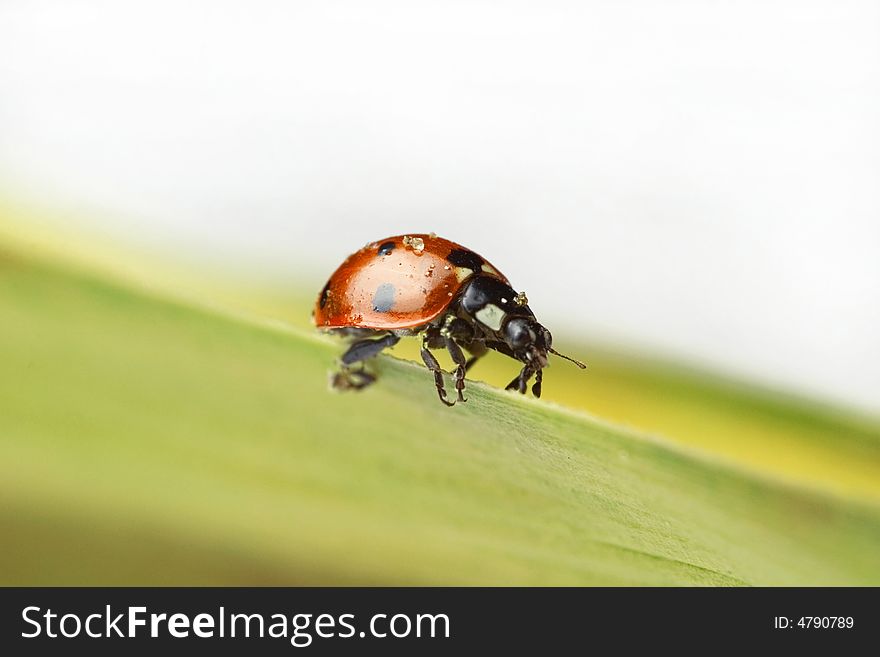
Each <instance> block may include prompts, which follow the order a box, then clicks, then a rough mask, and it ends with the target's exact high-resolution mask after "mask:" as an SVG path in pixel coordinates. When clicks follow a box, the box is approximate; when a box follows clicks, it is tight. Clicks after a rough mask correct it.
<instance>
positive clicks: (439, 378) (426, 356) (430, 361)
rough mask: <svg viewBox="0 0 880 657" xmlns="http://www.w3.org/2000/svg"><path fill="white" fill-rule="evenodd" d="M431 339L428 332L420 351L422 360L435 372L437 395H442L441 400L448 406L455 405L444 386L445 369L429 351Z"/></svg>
mask: <svg viewBox="0 0 880 657" xmlns="http://www.w3.org/2000/svg"><path fill="white" fill-rule="evenodd" d="M429 340H430V338H429V336H428V334H427V333H426V334H425V335H424V337H423V338H422V350H421V352H420V353H421V355H422V360H423V361H425V367H427V368H428V369H429V370H431V372H433V374H434V385H435V386H436V387H437V395H438V396H439V397H440V401H442V402H443V403H444V404H446V405H447V406H455V402H451V401H448V400H447V399H446V388H444V387H443V370H441V369H440V363H438V362H437V359H436V358H434V354H432V353H431V352H430V351H428V342H429Z"/></svg>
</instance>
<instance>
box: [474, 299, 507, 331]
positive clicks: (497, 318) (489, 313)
mask: <svg viewBox="0 0 880 657" xmlns="http://www.w3.org/2000/svg"><path fill="white" fill-rule="evenodd" d="M504 315H505V312H504V311H503V310H501V308H499V307H498V306H496V305H495V304H494V303H487V304H486V305H485V306H483V307H482V308H480V309H479V310H478V311H477V319H478V320H480V322H481V323H483V324H485V325H486V326H488V327H489V328H490V329H492V330H493V331H500V330H501V323H502V322H503V321H504Z"/></svg>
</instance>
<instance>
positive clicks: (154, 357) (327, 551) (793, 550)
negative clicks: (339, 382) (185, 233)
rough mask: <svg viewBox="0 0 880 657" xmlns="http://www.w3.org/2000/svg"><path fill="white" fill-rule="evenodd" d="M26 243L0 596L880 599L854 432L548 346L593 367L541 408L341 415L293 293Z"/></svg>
mask: <svg viewBox="0 0 880 657" xmlns="http://www.w3.org/2000/svg"><path fill="white" fill-rule="evenodd" d="M27 219H28V217H25V216H23V215H22V214H21V211H20V210H12V209H11V208H10V207H8V206H7V207H6V209H5V210H4V215H3V221H2V224H0V226H2V229H0V235H2V237H0V245H2V247H0V313H2V318H3V321H2V322H0V345H2V350H3V353H2V360H3V363H4V367H3V369H2V373H3V374H2V377H0V408H2V415H0V463H2V466H0V467H2V469H3V472H2V477H0V481H2V486H3V491H2V496H0V498H2V507H0V523H2V533H3V535H4V536H5V537H6V539H5V540H4V541H3V544H2V545H3V547H2V563H3V571H2V576H3V583H4V584H502V585H503V584H565V585H570V584H578V585H581V584H612V585H618V584H624V585H627V584H660V585H682V584H699V585H705V584H708V585H731V584H733V585H742V584H753V585H767V584H770V585H776V584H787V585H795V584H820V585H821V584H836V585H863V584H877V583H878V582H880V560H878V558H877V554H878V551H877V548H878V546H880V485H878V481H880V478H878V471H880V426H878V423H877V422H875V421H873V420H871V419H869V418H866V417H861V416H858V415H855V414H853V413H846V412H843V411H840V410H838V409H834V408H832V407H823V406H821V405H818V404H815V403H811V402H808V401H805V400H800V399H797V398H793V397H787V396H784V395H781V394H779V393H774V392H770V391H767V390H761V389H756V388H753V387H748V386H746V385H744V384H741V383H735V382H731V381H727V380H724V379H720V378H718V377H715V376H712V375H710V374H707V373H705V372H698V371H692V370H686V369H682V368H680V367H676V366H674V365H672V364H666V363H659V362H656V361H652V360H647V359H643V358H639V357H636V356H633V355H623V354H615V353H612V352H610V351H609V352H605V351H603V350H601V349H600V348H598V347H597V346H596V345H594V344H591V345H589V347H587V346H586V345H584V344H582V343H579V341H578V339H577V337H576V336H573V335H570V334H569V335H566V334H564V333H563V334H562V335H561V336H560V337H559V338H557V342H558V344H560V345H564V348H565V349H566V350H567V351H569V352H571V353H574V354H578V355H580V354H582V353H585V354H587V357H588V360H589V362H590V369H589V370H588V371H587V372H586V373H583V372H581V371H579V370H577V369H576V368H573V367H565V366H564V365H563V364H561V363H560V364H555V365H554V367H552V368H551V369H550V370H549V371H548V373H547V377H546V379H545V381H546V399H542V400H540V401H538V400H532V399H525V398H521V397H519V396H517V395H514V394H512V393H505V392H503V391H501V390H499V389H498V388H497V387H494V386H497V385H498V384H500V383H503V382H505V381H506V380H508V378H509V377H510V376H511V375H512V373H513V371H514V368H515V365H514V364H511V363H507V362H506V359H504V358H502V357H492V358H487V359H486V360H485V362H484V363H481V364H480V366H479V369H478V370H475V374H474V378H476V379H478V380H485V381H487V382H488V385H480V384H478V383H475V382H471V383H470V384H469V391H470V392H469V397H470V401H469V402H468V403H467V404H464V405H459V406H457V407H456V408H454V409H446V408H445V407H443V406H441V405H440V404H439V403H437V401H436V399H435V393H434V390H433V386H432V385H431V382H430V380H429V376H428V375H427V372H426V371H425V370H424V369H423V367H422V366H420V365H409V364H406V363H405V362H403V361H397V360H394V359H392V358H383V359H382V363H381V371H382V380H381V383H380V384H379V385H377V386H374V387H373V388H372V389H370V390H369V391H366V392H364V393H362V394H335V393H331V392H330V391H329V389H328V385H327V373H328V372H329V371H330V370H331V369H332V367H333V366H334V363H335V358H336V357H337V356H338V354H339V352H340V349H341V345H339V344H338V343H336V342H335V341H333V340H330V339H326V338H321V337H319V336H317V335H316V334H315V332H314V331H313V330H312V329H311V327H309V326H308V316H309V309H310V303H309V302H308V300H307V299H308V298H309V297H310V296H311V295H310V294H309V290H307V289H306V288H305V285H303V286H301V287H299V288H297V287H290V288H288V289H270V288H261V287H257V286H253V285H249V284H248V282H247V281H241V280H239V281H237V282H230V281H223V280H216V279H208V278H204V277H203V278H199V276H198V274H197V273H196V272H194V271H191V270H190V271H187V270H186V268H185V267H182V266H180V265H174V264H173V263H165V264H162V263H160V262H156V261H151V260H150V258H148V257H145V256H144V255H143V254H140V255H138V254H136V253H134V252H129V253H126V252H125V248H124V247H123V246H119V245H116V246H113V245H110V244H107V243H104V244H102V243H101V240H100V239H97V238H95V239H94V240H93V241H92V242H89V240H87V239H86V240H83V239H82V238H83V235H82V233H80V235H79V238H76V237H73V236H70V235H67V236H65V235H64V230H63V229H61V228H60V227H59V225H55V227H54V229H53V230H50V231H43V230H41V229H39V227H40V226H46V225H49V224H46V223H44V222H43V221H37V220H35V218H34V216H33V215H31V216H30V219H31V220H30V221H28V220H27ZM313 289H318V288H316V287H314V286H313ZM414 354H415V352H414V347H413V345H406V346H404V344H403V343H402V344H401V347H400V348H396V349H395V350H394V356H395V357H396V358H403V359H412V357H413V356H414Z"/></svg>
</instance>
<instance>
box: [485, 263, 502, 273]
mask: <svg viewBox="0 0 880 657" xmlns="http://www.w3.org/2000/svg"><path fill="white" fill-rule="evenodd" d="M481 269H482V270H483V271H484V272H486V273H489V274H497V273H498V270H497V269H495V267H493V266H492V265H490V264H487V263H485V262H484V263H483V266H482V267H481Z"/></svg>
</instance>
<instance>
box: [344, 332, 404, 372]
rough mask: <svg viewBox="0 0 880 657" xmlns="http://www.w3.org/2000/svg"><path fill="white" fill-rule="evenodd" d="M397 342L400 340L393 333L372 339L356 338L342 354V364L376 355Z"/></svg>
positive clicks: (350, 363) (349, 363)
mask: <svg viewBox="0 0 880 657" xmlns="http://www.w3.org/2000/svg"><path fill="white" fill-rule="evenodd" d="M398 342H400V338H399V337H397V336H396V335H394V334H393V333H388V334H386V335H384V336H383V337H381V338H377V339H374V340H369V339H368V340H358V341H357V342H355V343H353V344H352V345H351V346H350V347H349V348H348V351H346V352H345V353H344V354H342V364H343V365H352V364H354V363H358V362H360V361H363V360H367V359H368V358H372V357H373V356H378V355H379V353H380V352H381V351H382V350H383V349H387V348H388V347H393V346H394V345H396V344H397V343H398Z"/></svg>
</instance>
